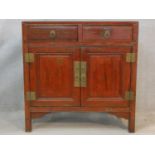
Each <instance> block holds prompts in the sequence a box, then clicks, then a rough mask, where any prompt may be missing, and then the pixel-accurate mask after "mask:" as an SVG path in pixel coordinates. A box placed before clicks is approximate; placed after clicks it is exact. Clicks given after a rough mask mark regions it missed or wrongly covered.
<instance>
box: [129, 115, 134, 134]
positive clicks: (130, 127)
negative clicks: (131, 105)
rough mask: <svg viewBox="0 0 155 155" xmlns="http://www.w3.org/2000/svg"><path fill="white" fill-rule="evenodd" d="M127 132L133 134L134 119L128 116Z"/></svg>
mask: <svg viewBox="0 0 155 155" xmlns="http://www.w3.org/2000/svg"><path fill="white" fill-rule="evenodd" d="M128 131H129V132H131V133H134V132H135V118H134V116H132V114H130V116H129V121H128Z"/></svg>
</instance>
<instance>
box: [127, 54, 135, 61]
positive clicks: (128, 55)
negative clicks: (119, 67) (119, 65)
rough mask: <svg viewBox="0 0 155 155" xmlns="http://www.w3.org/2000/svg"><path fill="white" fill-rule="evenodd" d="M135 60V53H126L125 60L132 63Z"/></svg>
mask: <svg viewBox="0 0 155 155" xmlns="http://www.w3.org/2000/svg"><path fill="white" fill-rule="evenodd" d="M135 61H136V53H127V54H126V62H129V63H134V62H135Z"/></svg>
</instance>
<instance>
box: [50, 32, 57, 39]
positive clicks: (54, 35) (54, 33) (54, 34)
mask: <svg viewBox="0 0 155 155" xmlns="http://www.w3.org/2000/svg"><path fill="white" fill-rule="evenodd" d="M49 36H50V38H51V39H55V38H56V32H55V30H51V31H50V34H49Z"/></svg>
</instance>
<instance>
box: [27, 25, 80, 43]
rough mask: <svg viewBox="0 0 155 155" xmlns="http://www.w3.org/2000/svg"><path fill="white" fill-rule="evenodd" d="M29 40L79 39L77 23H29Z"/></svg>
mask: <svg viewBox="0 0 155 155" xmlns="http://www.w3.org/2000/svg"><path fill="white" fill-rule="evenodd" d="M27 38H28V40H42V41H43V40H51V41H77V40H78V27H77V26H76V25H29V26H28V36H27Z"/></svg>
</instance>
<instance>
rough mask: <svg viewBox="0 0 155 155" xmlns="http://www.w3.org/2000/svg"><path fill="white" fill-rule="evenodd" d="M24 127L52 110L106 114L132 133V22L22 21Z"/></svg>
mask: <svg viewBox="0 0 155 155" xmlns="http://www.w3.org/2000/svg"><path fill="white" fill-rule="evenodd" d="M22 28H23V60H24V86H25V87H24V88H25V118H26V119H25V128H26V131H31V130H32V119H35V118H39V117H41V116H43V115H45V114H48V113H50V112H56V111H66V112H69V111H75V112H107V113H110V114H113V115H115V116H117V117H120V118H125V119H127V120H128V122H129V123H128V129H129V132H134V131H135V99H136V65H137V45H138V23H137V22H131V21H130V22H102V21H101V22H91V21H87V22H86V21H85V22H84V21H82V22H81V21H79V22H67V21H66V22H65V21H52V22H49V21H48V22H36V21H35V22H23V24H22Z"/></svg>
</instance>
